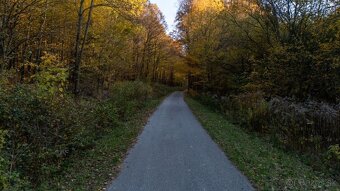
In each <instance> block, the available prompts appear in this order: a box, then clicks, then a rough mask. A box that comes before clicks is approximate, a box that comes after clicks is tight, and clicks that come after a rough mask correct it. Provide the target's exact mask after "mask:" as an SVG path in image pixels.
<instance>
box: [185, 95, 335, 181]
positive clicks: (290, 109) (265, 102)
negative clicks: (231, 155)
mask: <svg viewBox="0 0 340 191" xmlns="http://www.w3.org/2000/svg"><path fill="white" fill-rule="evenodd" d="M191 94H193V93H191ZM196 99H199V101H201V102H203V103H205V104H209V105H210V106H213V107H214V108H220V110H221V111H222V112H223V113H224V114H225V115H226V116H227V117H228V118H230V119H232V120H233V121H234V122H236V123H238V124H240V125H241V126H243V127H245V128H247V129H249V130H252V131H256V132H260V133H262V134H265V135H269V137H270V138H272V140H274V141H275V142H277V143H279V145H281V146H285V147H286V148H290V149H292V150H295V151H299V152H300V151H302V152H306V153H310V154H312V155H313V157H317V158H318V159H321V160H320V161H325V162H326V163H327V165H328V166H329V167H330V168H331V169H332V170H331V171H332V173H333V172H334V174H335V175H336V176H339V177H340V160H339V153H340V150H339V147H338V145H339V144H340V107H339V104H338V105H332V104H329V103H325V102H317V101H313V100H306V101H305V102H299V101H296V100H295V99H292V98H281V97H275V98H271V99H266V98H265V97H264V94H262V93H259V92H258V93H246V94H239V95H229V96H225V97H217V96H216V95H213V94H208V93H202V94H200V95H198V94H196Z"/></svg>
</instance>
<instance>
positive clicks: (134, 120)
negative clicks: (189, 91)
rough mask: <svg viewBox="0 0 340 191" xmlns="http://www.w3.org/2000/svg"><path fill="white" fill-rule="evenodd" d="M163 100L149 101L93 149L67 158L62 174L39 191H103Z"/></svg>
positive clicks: (45, 183)
mask: <svg viewBox="0 0 340 191" xmlns="http://www.w3.org/2000/svg"><path fill="white" fill-rule="evenodd" d="M160 101H161V99H156V100H152V101H149V102H147V103H146V107H144V108H143V109H141V110H139V111H138V112H137V113H136V114H135V115H134V116H132V117H131V120H129V121H127V122H124V123H121V124H120V125H119V126H118V127H116V128H114V129H112V130H111V131H110V132H109V133H108V134H107V135H106V136H104V137H103V138H101V139H100V140H99V141H98V142H97V144H96V145H95V146H94V148H92V149H91V150H89V151H86V152H84V153H79V154H76V155H74V156H73V157H71V158H70V159H68V163H67V165H66V166H65V168H63V172H62V174H58V175H56V176H55V177H54V179H50V180H49V181H47V182H44V183H43V184H42V185H40V187H39V188H38V190H91V191H92V190H103V189H104V188H105V187H106V186H107V185H108V184H109V183H110V182H111V181H112V179H113V178H114V177H115V176H116V175H117V173H118V172H119V168H120V167H119V166H120V164H121V163H122V161H123V159H124V157H125V155H126V153H127V151H128V150H129V148H130V147H131V146H132V145H133V143H134V142H135V140H136V137H137V136H138V134H139V133H140V131H141V130H142V128H143V126H144V124H145V122H146V121H147V119H148V117H149V116H150V114H151V112H152V111H153V110H154V109H155V108H156V106H157V105H158V104H159V103H160Z"/></svg>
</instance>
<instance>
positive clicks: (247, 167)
mask: <svg viewBox="0 0 340 191" xmlns="http://www.w3.org/2000/svg"><path fill="white" fill-rule="evenodd" d="M186 101H187V103H188V104H189V106H190V107H191V109H192V110H193V112H194V114H195V115H196V116H197V118H198V119H199V120H200V121H201V123H202V124H203V126H204V127H205V128H206V130H207V131H208V133H209V134H210V136H211V137H212V138H213V139H214V141H215V142H216V143H217V144H219V145H220V147H221V148H222V149H223V150H224V151H225V153H227V156H228V157H229V159H230V160H231V161H232V162H233V163H234V164H235V165H236V166H237V167H238V168H239V169H240V170H241V171H242V172H243V173H244V174H245V175H246V176H247V177H248V178H249V179H250V181H251V182H252V184H253V185H254V187H255V188H257V189H258V190H308V191H309V190H322V191H326V190H340V185H339V183H337V182H336V181H335V180H333V179H331V178H329V176H327V175H325V174H323V173H320V172H316V171H314V170H313V169H312V168H311V167H310V166H308V165H306V164H304V163H303V162H302V161H301V160H300V159H299V157H297V156H295V155H294V154H293V153H287V152H285V151H283V150H281V149H279V148H277V147H275V146H273V144H272V143H270V142H269V141H266V140H264V139H262V138H261V137H259V136H257V135H256V134H255V133H252V132H247V131H245V130H244V129H242V128H240V127H237V126H235V125H232V124H231V123H230V122H229V121H228V120H227V119H226V118H225V117H224V116H223V115H222V114H221V113H217V112H215V111H212V110H211V109H209V108H208V107H207V106H204V105H202V104H200V103H198V102H197V101H195V100H193V99H191V98H186Z"/></svg>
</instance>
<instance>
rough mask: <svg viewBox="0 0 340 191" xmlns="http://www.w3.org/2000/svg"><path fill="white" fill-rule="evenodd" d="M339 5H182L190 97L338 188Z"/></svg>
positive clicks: (277, 0)
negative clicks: (325, 172) (301, 160)
mask: <svg viewBox="0 0 340 191" xmlns="http://www.w3.org/2000/svg"><path fill="white" fill-rule="evenodd" d="M339 13H340V4H339V1H328V0H306V1H299V0H297V1H295V0H239V1H237V0H236V1H234V0H228V1H215V0H210V1H199V0H183V1H181V6H180V9H179V12H178V16H177V22H178V23H177V25H178V26H177V30H178V31H177V33H176V39H178V40H179V41H180V42H181V44H183V46H184V52H185V61H184V62H185V64H186V65H188V66H190V69H189V70H188V75H187V78H188V88H189V90H190V91H189V94H191V96H193V97H196V98H197V99H198V100H200V101H201V102H203V103H206V104H208V105H210V106H211V107H212V108H218V110H219V111H220V112H222V113H224V114H225V115H226V116H227V118H229V119H230V120H231V121H234V122H235V123H237V124H239V125H240V126H242V127H244V128H246V129H248V130H250V131H255V132H258V133H259V134H261V135H264V136H267V137H269V139H270V140H272V141H273V142H274V143H275V144H277V145H278V146H279V147H283V148H284V149H287V150H290V151H291V150H293V151H296V152H299V153H304V154H307V155H310V156H311V157H312V159H311V161H310V163H311V166H314V167H315V168H321V167H320V166H323V165H324V164H327V167H324V168H326V169H330V171H332V172H331V173H332V174H333V175H334V177H336V179H337V180H339V172H340V160H339V159H340V156H339V153H340V152H339V151H340V148H339V143H340V115H339V114H340V102H339V101H340V65H339V64H340V14H339Z"/></svg>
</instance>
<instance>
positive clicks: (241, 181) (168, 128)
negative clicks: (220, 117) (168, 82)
mask: <svg viewBox="0 0 340 191" xmlns="http://www.w3.org/2000/svg"><path fill="white" fill-rule="evenodd" d="M108 190H109V191H227V190H228V191H238V190H254V188H253V187H252V186H251V184H250V183H249V181H248V180H247V178H246V177H245V176H244V175H242V173H241V172H240V171H239V170H237V169H236V167H235V166H234V165H233V164H232V163H231V162H230V161H229V160H228V158H227V157H226V156H225V154H224V153H223V152H222V150H221V149H220V148H219V147H218V146H217V145H216V144H215V143H214V142H213V141H212V139H211V138H210V137H209V135H208V134H207V132H206V131H205V130H204V129H203V127H202V125H201V124H200V123H199V122H198V120H197V119H196V117H195V116H194V115H193V113H192V112H191V110H190V109H189V107H188V106H187V104H186V103H185V102H184V99H183V93H181V92H175V93H173V94H172V95H170V96H169V97H168V98H166V99H165V100H164V101H163V103H162V104H161V105H160V106H159V108H158V109H157V110H156V112H155V113H154V114H153V115H152V117H151V118H150V119H149V122H148V124H147V125H146V126H145V129H144V131H143V132H142V134H141V135H140V136H139V138H138V142H137V144H136V145H135V146H134V148H133V149H131V151H130V152H129V154H128V156H127V158H126V159H125V161H124V165H123V168H122V171H121V173H120V174H119V176H118V177H117V178H116V180H114V181H113V183H112V184H111V185H110V186H109V187H108Z"/></svg>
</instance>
